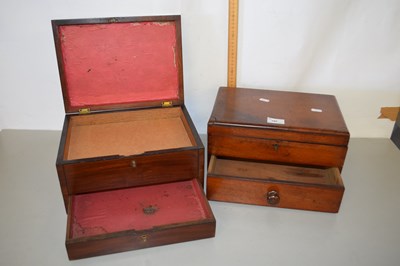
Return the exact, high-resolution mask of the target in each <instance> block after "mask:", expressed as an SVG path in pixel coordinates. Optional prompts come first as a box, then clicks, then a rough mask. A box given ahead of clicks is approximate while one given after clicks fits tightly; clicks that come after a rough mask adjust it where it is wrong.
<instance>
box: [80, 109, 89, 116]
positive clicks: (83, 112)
mask: <svg viewBox="0 0 400 266" xmlns="http://www.w3.org/2000/svg"><path fill="white" fill-rule="evenodd" d="M79 114H80V115H86V114H90V108H81V109H79Z"/></svg>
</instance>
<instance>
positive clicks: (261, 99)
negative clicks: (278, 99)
mask: <svg viewBox="0 0 400 266" xmlns="http://www.w3.org/2000/svg"><path fill="white" fill-rule="evenodd" d="M259 100H260V101H261V102H265V103H269V99H265V98H260V99H259Z"/></svg>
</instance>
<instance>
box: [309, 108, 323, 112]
mask: <svg viewBox="0 0 400 266" xmlns="http://www.w3.org/2000/svg"><path fill="white" fill-rule="evenodd" d="M311 112H314V113H322V109H318V108H311Z"/></svg>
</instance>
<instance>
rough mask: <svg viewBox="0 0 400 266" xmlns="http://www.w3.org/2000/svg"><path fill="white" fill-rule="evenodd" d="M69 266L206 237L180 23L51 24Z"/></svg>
mask: <svg viewBox="0 0 400 266" xmlns="http://www.w3.org/2000/svg"><path fill="white" fill-rule="evenodd" d="M52 26H53V33H54V40H55V47H56V54H57V59H58V67H59V73H60V79H61V87H62V92H63V98H64V106H65V111H66V116H65V120H64V126H63V130H62V135H61V141H60V147H59V151H58V156H57V161H56V167H57V172H58V177H59V181H60V185H61V191H62V195H63V199H64V203H65V207H66V211H67V213H68V227H67V240H66V246H67V251H68V255H69V258H70V259H78V258H83V257H89V256H96V255H102V254H107V253H114V252H119V251H124V250H130V249H138V248H144V247H151V246H157V245H164V244H169V243H176V242H182V241H188V240H195V239H201V238H206V237H213V236H214V235H215V219H214V216H213V214H212V212H211V209H210V207H209V205H208V202H207V200H206V198H205V196H204V193H203V189H202V186H203V178H204V146H203V144H202V142H201V140H200V137H199V135H198V133H197V131H196V129H195V127H194V125H193V122H192V120H191V118H190V116H189V113H188V111H187V110H186V108H185V105H184V94H183V71H182V48H181V27H180V16H153V17H123V18H96V19H73V20H53V21H52Z"/></svg>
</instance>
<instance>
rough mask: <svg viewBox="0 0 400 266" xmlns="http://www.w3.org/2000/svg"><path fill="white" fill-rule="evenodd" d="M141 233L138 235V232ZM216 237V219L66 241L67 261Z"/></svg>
mask: <svg viewBox="0 0 400 266" xmlns="http://www.w3.org/2000/svg"><path fill="white" fill-rule="evenodd" d="M139 233H140V232H139ZM214 236H215V220H214V221H209V222H204V223H198V224H191V225H185V226H180V227H176V226H175V227H171V228H169V229H168V228H166V229H164V230H149V231H147V232H142V233H140V234H138V233H135V232H134V231H127V232H120V233H116V234H113V235H111V236H104V237H97V238H96V237H93V238H88V239H87V240H85V241H79V242H74V241H67V242H66V248H67V252H68V257H69V259H70V260H76V259H83V258H88V257H94V256H100V255H106V254H112V253H117V252H123V251H129V250H137V249H143V248H149V247H156V246H162V245H168V244H175V243H181V242H187V241H193V240H199V239H204V238H211V237H214Z"/></svg>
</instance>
